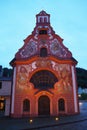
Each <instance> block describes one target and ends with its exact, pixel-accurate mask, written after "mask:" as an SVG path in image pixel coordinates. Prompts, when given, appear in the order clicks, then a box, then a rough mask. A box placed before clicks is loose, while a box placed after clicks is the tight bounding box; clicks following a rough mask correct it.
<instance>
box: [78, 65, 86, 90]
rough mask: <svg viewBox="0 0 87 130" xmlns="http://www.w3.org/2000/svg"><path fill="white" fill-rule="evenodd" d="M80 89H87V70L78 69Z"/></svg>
mask: <svg viewBox="0 0 87 130" xmlns="http://www.w3.org/2000/svg"><path fill="white" fill-rule="evenodd" d="M76 72H77V83H78V87H82V88H87V70H85V69H82V68H76Z"/></svg>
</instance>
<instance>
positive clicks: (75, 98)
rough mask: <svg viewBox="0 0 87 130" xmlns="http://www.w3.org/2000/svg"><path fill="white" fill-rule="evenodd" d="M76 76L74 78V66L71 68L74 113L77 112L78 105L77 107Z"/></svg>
mask: <svg viewBox="0 0 87 130" xmlns="http://www.w3.org/2000/svg"><path fill="white" fill-rule="evenodd" d="M75 78H76V76H75V70H74V66H72V82H73V92H74V107H75V112H78V105H77V93H76V88H77V86H76V79H75Z"/></svg>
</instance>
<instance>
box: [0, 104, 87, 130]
mask: <svg viewBox="0 0 87 130" xmlns="http://www.w3.org/2000/svg"><path fill="white" fill-rule="evenodd" d="M80 111H81V113H80V114H79V115H74V116H61V117H43V118H32V119H31V118H30V119H29V118H21V119H20V118H19V119H14V118H9V117H1V118H0V130H87V102H84V103H83V102H80Z"/></svg>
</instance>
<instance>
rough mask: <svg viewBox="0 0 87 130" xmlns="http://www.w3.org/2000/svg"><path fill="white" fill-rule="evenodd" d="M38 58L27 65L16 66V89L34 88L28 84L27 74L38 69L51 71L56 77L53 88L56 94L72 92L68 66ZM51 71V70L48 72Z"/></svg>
mask: <svg viewBox="0 0 87 130" xmlns="http://www.w3.org/2000/svg"><path fill="white" fill-rule="evenodd" d="M42 59H43V58H40V59H39V60H37V61H34V62H32V63H31V64H29V65H22V66H18V72H17V89H18V90H19V89H20V90H31V89H32V88H33V87H34V86H33V85H32V83H30V82H29V74H31V73H32V72H33V71H34V70H36V69H38V68H43V69H44V68H46V67H48V68H49V69H52V70H53V71H54V72H55V73H57V75H58V82H57V83H55V86H54V88H55V89H56V90H57V92H62V93H63V92H70V91H72V75H71V70H70V65H67V64H58V63H56V62H54V61H50V60H49V59H43V60H42ZM50 71H51V70H50Z"/></svg>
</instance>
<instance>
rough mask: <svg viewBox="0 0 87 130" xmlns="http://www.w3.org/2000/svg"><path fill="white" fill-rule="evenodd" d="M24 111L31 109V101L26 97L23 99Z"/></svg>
mask: <svg viewBox="0 0 87 130" xmlns="http://www.w3.org/2000/svg"><path fill="white" fill-rule="evenodd" d="M23 111H24V112H29V111H30V101H29V100H28V99H25V100H24V101H23Z"/></svg>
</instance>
